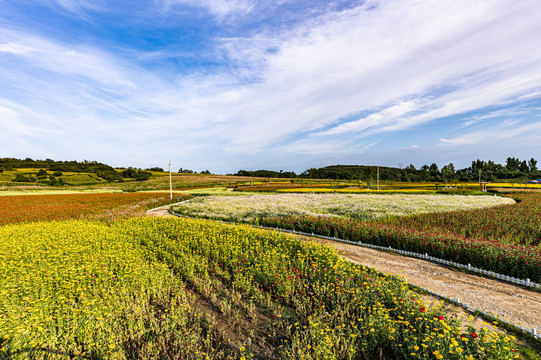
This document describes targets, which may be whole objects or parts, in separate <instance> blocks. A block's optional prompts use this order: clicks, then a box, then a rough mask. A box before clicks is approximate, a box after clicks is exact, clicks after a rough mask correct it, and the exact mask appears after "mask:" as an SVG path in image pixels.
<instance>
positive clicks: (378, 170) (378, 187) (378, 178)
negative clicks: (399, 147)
mask: <svg viewBox="0 0 541 360" xmlns="http://www.w3.org/2000/svg"><path fill="white" fill-rule="evenodd" d="M378 190H379V165H378Z"/></svg>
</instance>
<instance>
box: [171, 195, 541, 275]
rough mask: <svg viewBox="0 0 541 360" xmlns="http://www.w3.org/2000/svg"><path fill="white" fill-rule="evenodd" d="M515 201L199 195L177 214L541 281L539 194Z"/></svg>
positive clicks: (422, 196)
mask: <svg viewBox="0 0 541 360" xmlns="http://www.w3.org/2000/svg"><path fill="white" fill-rule="evenodd" d="M515 198H517V200H519V203H515V201H514V200H512V199H511V198H505V197H494V196H428V195H344V194H333V195H330V194H329V195H327V194H319V195H308V194H306V195H300V194H287V195H286V194H283V195H279V196H276V195H274V196H271V195H267V196H264V195H256V196H251V197H235V198H223V197H221V198H212V197H209V198H196V199H193V200H189V201H187V202H184V203H182V204H179V205H178V206H174V207H173V211H175V212H177V213H179V214H184V215H190V216H199V217H207V218H219V219H223V220H228V221H237V222H242V221H244V222H251V223H254V222H255V223H258V224H261V225H265V226H270V227H279V228H285V229H291V230H297V231H303V232H308V233H314V234H320V235H326V236H336V237H337V238H341V239H347V240H352V241H360V242H365V243H370V244H374V245H379V246H392V247H393V248H396V249H400V250H405V251H411V252H417V253H421V254H425V253H427V254H429V255H430V256H434V257H438V258H441V259H445V260H450V261H454V262H458V263H462V264H471V265H472V266H475V267H477V268H482V269H485V270H490V271H494V272H497V273H500V274H504V275H509V276H513V277H519V278H523V279H526V278H529V279H530V280H532V281H535V282H541V246H540V241H541V223H540V222H539V218H540V215H541V194H539V193H526V194H518V195H516V196H515ZM361 200H362V201H361ZM496 205H497V206H496ZM400 215H402V216H400ZM404 215H410V216H404Z"/></svg>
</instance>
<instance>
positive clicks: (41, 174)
mask: <svg viewBox="0 0 541 360" xmlns="http://www.w3.org/2000/svg"><path fill="white" fill-rule="evenodd" d="M37 176H38V177H39V176H47V171H45V170H43V169H39V171H38V173H37Z"/></svg>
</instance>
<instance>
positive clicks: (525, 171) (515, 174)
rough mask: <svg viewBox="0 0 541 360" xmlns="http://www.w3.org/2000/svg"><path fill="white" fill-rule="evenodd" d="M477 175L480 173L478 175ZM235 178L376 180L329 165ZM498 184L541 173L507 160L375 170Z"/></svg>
mask: <svg viewBox="0 0 541 360" xmlns="http://www.w3.org/2000/svg"><path fill="white" fill-rule="evenodd" d="M479 172H480V173H479ZM233 175H239V176H255V177H266V178H309V179H334V180H362V181H370V180H374V179H376V177H377V167H376V166H366V165H331V166H325V167H322V168H310V169H307V170H305V171H303V172H302V173H300V174H299V175H297V174H296V173H294V172H292V171H288V172H283V171H282V170H280V172H277V171H271V170H256V171H247V170H239V171H238V172H237V173H236V174H233ZM479 177H481V181H498V180H519V181H524V180H533V179H539V178H541V171H539V169H538V168H537V160H535V159H534V158H531V159H530V160H528V161H526V160H520V159H518V158H514V157H508V158H507V161H506V163H505V165H501V164H497V163H495V162H494V161H492V160H489V161H483V160H475V161H472V164H471V166H469V167H466V168H464V169H456V168H455V166H454V165H453V163H450V164H447V165H445V166H443V167H442V168H441V169H440V168H439V167H438V165H436V164H435V163H432V164H431V165H423V166H421V167H420V168H416V167H415V166H414V165H413V164H410V165H408V166H406V167H405V168H394V167H385V166H380V167H379V178H380V180H389V181H409V182H418V181H436V182H451V181H460V182H471V181H479Z"/></svg>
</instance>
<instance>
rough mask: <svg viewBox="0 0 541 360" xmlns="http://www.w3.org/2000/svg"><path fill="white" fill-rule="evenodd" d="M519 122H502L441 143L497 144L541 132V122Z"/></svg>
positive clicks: (442, 139)
mask: <svg viewBox="0 0 541 360" xmlns="http://www.w3.org/2000/svg"><path fill="white" fill-rule="evenodd" d="M518 124H519V122H518V121H509V120H507V121H502V122H501V123H498V124H496V125H492V126H487V127H484V128H483V129H481V130H477V131H473V132H469V133H465V134H463V135H460V136H457V137H454V138H451V139H446V138H441V139H440V141H441V142H442V143H444V144H449V145H459V146H460V145H481V144H488V143H495V142H496V143H497V142H500V141H502V140H508V139H514V138H517V137H519V136H521V137H523V136H524V135H529V134H532V133H537V134H538V133H540V132H541V122H537V123H533V124H521V125H518Z"/></svg>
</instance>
